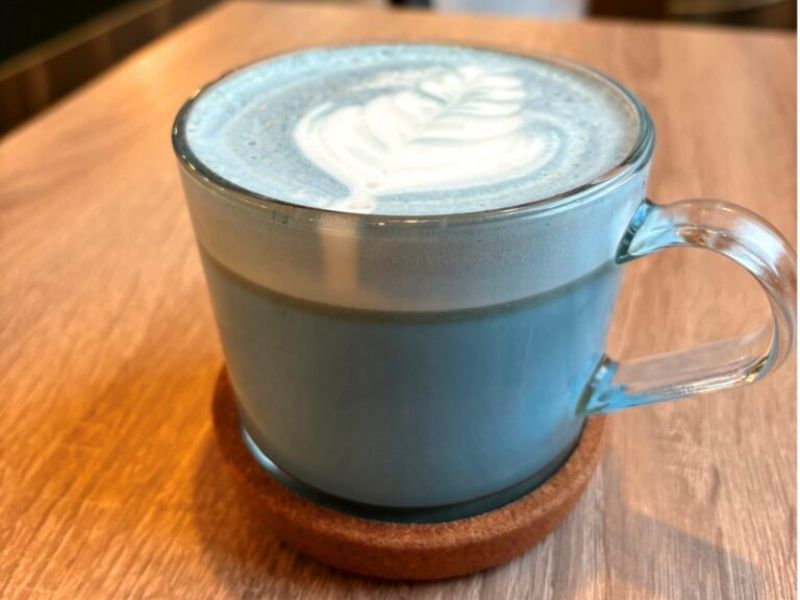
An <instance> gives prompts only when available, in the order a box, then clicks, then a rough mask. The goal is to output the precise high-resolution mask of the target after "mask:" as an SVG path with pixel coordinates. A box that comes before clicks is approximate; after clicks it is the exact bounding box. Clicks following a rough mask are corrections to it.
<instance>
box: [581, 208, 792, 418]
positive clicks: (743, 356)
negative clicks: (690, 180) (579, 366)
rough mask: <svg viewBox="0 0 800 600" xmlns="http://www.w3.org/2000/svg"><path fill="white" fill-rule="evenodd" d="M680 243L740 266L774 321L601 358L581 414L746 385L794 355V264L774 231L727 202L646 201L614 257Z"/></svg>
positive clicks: (628, 257)
mask: <svg viewBox="0 0 800 600" xmlns="http://www.w3.org/2000/svg"><path fill="white" fill-rule="evenodd" d="M678 246H688V247H692V248H706V249H708V250H713V251H714V252H718V253H719V254H723V255H724V256H727V257H728V258H730V259H732V260H733V261H734V262H735V263H737V264H738V265H740V266H742V267H744V268H745V269H746V270H747V271H748V272H749V273H750V274H751V275H753V277H755V278H756V280H757V281H758V283H759V284H761V287H762V288H763V289H764V291H765V292H766V293H767V297H768V298H769V301H770V306H771V307H772V318H771V319H770V320H769V321H768V322H767V323H766V324H765V325H764V326H762V327H761V329H759V330H757V331H755V332H753V333H750V334H747V335H744V336H741V337H737V338H732V339H727V340H723V341H719V342H714V343H711V344H706V345H703V346H698V347H695V348H690V349H688V350H683V351H679V352H672V353H669V354H661V355H657V356H650V357H646V358H641V359H637V360H633V361H626V362H615V361H613V360H611V359H610V358H608V357H604V358H603V360H602V361H601V363H600V366H599V367H598V369H597V370H596V371H595V374H594V376H593V378H592V380H591V382H590V383H589V386H588V387H587V389H586V392H585V393H584V397H583V399H582V401H581V404H580V407H579V412H581V413H583V414H593V413H606V412H613V411H615V410H620V409H622V408H628V407H632V406H640V405H642V404H651V403H653V402H661V401H662V400H672V399H674V398H680V397H682V396H689V395H692V394H699V393H704V392H714V391H718V390H722V389H725V388H730V387H737V386H741V385H746V384H748V383H752V382H754V381H757V380H758V379H761V378H762V377H764V376H765V375H766V374H767V373H769V372H770V371H772V370H773V369H775V368H776V367H777V366H778V365H780V363H781V362H783V360H784V359H785V358H786V357H787V356H788V355H789V353H790V352H791V350H792V346H793V343H794V332H795V319H796V309H795V299H796V294H797V263H796V260H795V254H794V251H793V250H792V248H791V246H789V243H788V242H787V241H786V240H785V239H784V238H783V237H782V236H781V235H780V233H778V232H777V231H776V230H775V228H773V227H772V226H771V225H770V224H769V223H767V222H766V221H764V220H763V219H762V218H761V217H759V216H758V215H756V214H754V213H752V212H750V211H749V210H747V209H744V208H742V207H740V206H736V205H733V204H728V203H726V202H719V201H716V200H684V201H682V202H677V203H675V204H670V205H664V206H661V205H658V204H653V203H652V202H650V201H649V200H645V201H644V202H643V203H642V205H641V206H640V207H639V209H638V210H637V212H636V214H635V215H634V218H633V220H632V221H631V223H630V225H629V226H628V229H627V231H626V233H625V236H624V238H623V240H622V243H621V244H620V247H619V249H618V251H617V262H618V263H624V262H627V261H629V260H633V259H635V258H639V257H641V256H647V255H648V254H652V253H653V252H656V251H658V250H662V249H664V248H672V247H678Z"/></svg>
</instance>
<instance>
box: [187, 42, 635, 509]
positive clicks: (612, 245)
mask: <svg viewBox="0 0 800 600" xmlns="http://www.w3.org/2000/svg"><path fill="white" fill-rule="evenodd" d="M643 118H646V115H643V114H642V113H641V112H639V111H638V110H637V108H636V107H635V105H634V103H633V102H632V101H631V100H630V99H629V97H628V95H627V93H626V92H625V91H624V90H622V89H621V88H620V87H618V86H616V85H615V84H613V83H611V82H609V81H608V80H606V79H603V78H601V77H599V76H596V75H595V74H593V73H592V72H589V71H588V70H585V69H581V68H577V67H572V66H569V65H565V64H562V63H559V62H551V61H547V60H544V59H534V58H527V57H523V56H517V55H510V54H504V53H495V52H491V51H487V50H477V49H467V48H458V47H445V46H429V45H396V46H364V47H348V48H342V49H329V50H312V51H307V52H301V53H297V54H291V55H287V56H284V57H280V58H275V59H270V60H267V61H264V62H262V63H258V64H255V65H252V66H249V67H246V68H244V69H242V70H240V71H236V72H234V73H232V74H230V75H228V76H226V77H225V78H223V79H221V80H220V81H218V82H216V83H214V84H212V85H211V86H210V87H209V88H206V89H205V90H204V91H203V92H201V94H200V95H199V96H198V97H197V98H196V99H195V100H193V101H192V102H191V103H190V104H188V105H187V107H186V108H184V110H183V111H182V113H181V115H180V116H179V118H178V122H177V129H176V134H175V135H176V147H177V149H178V152H179V154H180V155H181V156H182V158H183V160H184V165H189V168H185V169H184V170H183V171H182V175H183V182H184V187H185V190H186V194H187V198H188V203H189V208H190V211H191V216H192V220H193V224H194V228H195V233H196V236H197V240H198V244H199V246H200V249H201V256H202V259H203V266H204V269H205V273H206V278H207V280H208V284H209V289H210V292H211V299H212V303H213V307H214V312H215V315H216V319H217V323H218V326H219V331H220V337H221V340H222V346H223V349H224V353H225V358H226V363H227V368H228V370H229V372H230V376H231V380H232V383H233V387H234V389H235V391H236V394H237V401H238V408H239V412H240V416H241V420H242V423H243V426H244V429H245V432H246V433H245V436H246V439H247V441H248V443H249V444H250V447H251V450H252V451H253V452H254V454H255V455H256V457H257V458H258V459H259V460H261V462H262V464H264V465H265V466H266V467H268V468H270V469H272V470H273V472H275V473H278V475H279V476H280V477H282V478H283V479H284V480H285V481H288V482H292V483H291V485H293V486H294V488H295V489H297V490H298V491H299V492H300V493H307V494H309V495H310V496H311V497H313V498H314V499H320V498H321V499H322V500H320V501H324V502H328V503H329V504H331V505H332V506H334V507H336V508H341V509H342V510H350V511H353V512H357V513H358V512H360V513H361V514H365V515H372V516H375V515H377V516H378V518H398V519H399V518H403V519H405V520H409V519H410V520H420V521H424V520H437V519H447V518H455V517H459V516H464V515H467V514H474V513H476V512H480V511H482V510H487V509H489V508H491V507H492V506H496V505H498V504H502V503H504V502H508V501H510V500H513V499H514V498H515V497H518V496H520V495H521V494H524V493H526V492H527V491H529V490H530V489H532V488H533V487H535V486H536V485H538V484H539V483H540V482H541V481H542V480H543V479H544V478H545V477H547V476H548V475H549V474H550V473H552V472H553V470H554V469H556V468H558V466H559V465H560V464H561V462H562V461H563V460H564V458H565V457H566V456H567V455H568V454H569V452H570V450H571V448H572V447H573V445H574V443H575V441H576V439H577V436H578V435H579V433H580V431H581V427H582V424H583V419H582V417H581V416H580V415H579V413H578V410H577V409H578V402H579V399H580V398H581V394H582V393H583V390H584V388H585V386H586V384H587V382H588V381H589V379H590V377H591V375H592V373H593V371H594V370H595V368H596V367H597V365H598V362H599V360H600V358H601V356H602V352H603V347H604V342H605V336H606V331H607V328H608V324H609V319H610V314H611V309H612V306H613V303H614V299H615V297H616V292H617V288H618V284H619V275H620V272H619V269H618V268H617V267H616V265H615V264H614V257H615V253H616V248H617V245H618V243H619V240H620V239H621V238H622V236H623V233H624V231H625V228H626V226H627V224H628V222H629V221H630V218H631V216H632V215H633V212H634V211H635V209H636V207H637V206H638V205H639V203H640V202H641V200H642V198H643V189H644V184H645V179H646V165H647V160H648V159H649V151H647V150H645V151H640V152H639V155H640V156H644V159H641V158H638V159H637V160H638V161H639V162H638V163H635V164H633V163H631V164H627V163H626V161H627V160H628V157H629V155H631V153H632V150H633V148H634V147H635V146H636V144H637V143H640V139H639V137H640V129H641V127H642V119H643ZM648 143H649V142H648ZM590 183H592V186H591V189H588V184H590ZM521 205H526V206H524V207H523V208H512V207H518V206H521ZM376 507H377V508H376ZM376 511H377V512H376ZM397 511H401V513H402V514H403V515H405V516H403V517H399V516H397V515H398V514H401V513H398V512H397ZM403 511H405V512H403ZM387 515H388V516H387ZM392 515H394V516H392Z"/></svg>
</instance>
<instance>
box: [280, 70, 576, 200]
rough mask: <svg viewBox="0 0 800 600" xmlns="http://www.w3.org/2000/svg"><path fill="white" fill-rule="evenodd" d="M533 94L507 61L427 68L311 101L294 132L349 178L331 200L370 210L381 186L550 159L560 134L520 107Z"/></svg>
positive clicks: (310, 152)
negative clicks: (352, 96)
mask: <svg viewBox="0 0 800 600" xmlns="http://www.w3.org/2000/svg"><path fill="white" fill-rule="evenodd" d="M527 96H528V93H527V92H526V89H525V87H524V85H523V83H522V81H520V79H519V78H518V77H516V76H515V75H514V74H513V73H512V72H510V71H508V70H500V69H495V70H492V69H489V68H484V67H481V66H476V65H468V66H459V67H452V68H437V69H428V70H426V71H420V72H419V76H418V78H416V82H415V85H413V86H410V87H409V88H408V89H397V88H394V89H392V88H389V89H388V90H387V92H386V93H383V94H379V95H378V96H373V97H371V98H370V99H368V100H366V101H365V102H363V103H360V104H359V103H353V104H348V105H346V106H341V105H340V106H334V105H333V104H332V103H330V102H325V103H323V104H320V105H317V106H315V107H312V108H311V109H310V110H308V111H307V112H306V113H305V114H304V115H303V116H302V117H301V119H300V120H299V121H298V123H297V126H296V128H295V130H294V137H295V142H296V143H297V146H298V148H299V149H300V150H301V151H302V152H303V154H304V155H305V156H306V158H308V159H309V160H310V161H311V162H313V163H314V164H315V165H316V166H317V167H318V168H319V169H321V170H322V171H324V172H325V173H327V174H328V175H330V176H331V177H333V178H334V179H336V180H337V181H338V182H339V183H341V184H343V185H345V186H347V188H348V190H349V193H348V195H347V196H346V197H342V198H339V199H336V200H334V201H333V202H331V204H330V206H329V207H330V208H336V209H341V210H347V211H351V212H364V213H368V212H373V211H375V210H376V205H377V201H376V198H377V197H378V196H382V195H389V194H400V193H405V192H417V191H424V190H441V189H460V188H468V187H470V186H474V185H482V184H491V183H493V182H497V181H503V180H508V179H513V178H515V177H521V176H523V175H526V174H527V173H530V172H532V171H536V170H540V169H542V168H544V167H545V166H546V164H547V163H548V162H549V161H551V160H552V159H553V157H554V156H556V155H557V154H558V149H559V146H560V144H561V141H562V139H561V138H562V136H561V135H559V129H558V123H556V122H555V121H554V120H553V119H552V118H548V116H547V115H546V114H540V113H536V112H531V111H527V112H526V111H525V110H523V109H524V108H525V105H526V100H527V99H528V98H527Z"/></svg>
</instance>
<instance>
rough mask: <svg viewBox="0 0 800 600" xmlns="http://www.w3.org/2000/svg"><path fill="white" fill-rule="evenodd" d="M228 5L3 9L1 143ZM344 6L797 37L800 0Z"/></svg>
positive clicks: (50, 4)
mask: <svg viewBox="0 0 800 600" xmlns="http://www.w3.org/2000/svg"><path fill="white" fill-rule="evenodd" d="M219 1H220V0H75V1H72V2H64V1H63V0H1V1H0V29H2V35H0V136H2V135H3V134H5V133H7V132H8V131H10V130H11V129H13V128H14V127H16V126H18V125H20V124H21V123H23V122H25V121H26V120H27V119H29V118H31V117H32V116H34V115H35V114H37V113H38V112H40V111H42V110H44V109H45V108H46V107H47V106H49V105H50V104H52V103H53V102H55V101H57V100H58V99H59V98H61V97H63V96H64V95H66V94H68V93H69V92H71V91H72V90H74V89H76V88H77V87H79V86H80V85H82V84H84V83H86V82H87V81H89V80H91V79H92V78H93V77H95V76H97V75H98V74H99V73H101V72H103V71H104V70H105V69H108V68H109V67H111V66H112V65H114V64H115V63H116V62H118V61H120V60H122V59H123V58H124V57H125V56H126V55H128V54H130V53H131V52H133V51H134V50H136V49H137V48H139V47H141V46H143V45H145V44H146V43H148V42H150V41H152V40H154V39H156V38H158V37H159V36H162V35H164V34H165V33H166V32H167V31H169V30H170V29H172V28H174V27H175V26H177V25H178V24H180V23H181V22H182V21H184V20H186V19H188V18H190V17H191V16H193V15H195V14H197V13H198V12H200V11H202V10H204V9H206V8H208V7H209V6H211V5H213V4H216V3H217V2H219ZM262 1H268V0H262ZM284 1H290V0H284ZM304 1H305V2H309V1H310V0H304ZM311 1H313V0H311ZM317 1H327V2H330V1H331V0H317ZM338 3H340V4H349V5H371V6H387V7H393V8H396V9H398V10H403V9H417V10H431V11H443V12H469V13H492V14H497V15H512V16H526V17H529V18H544V19H585V18H597V17H601V18H603V17H605V18H622V19H638V20H653V19H659V20H670V21H677V22H683V23H702V24H711V25H728V26H735V27H748V28H768V29H777V30H790V31H794V30H796V26H797V3H796V0H338Z"/></svg>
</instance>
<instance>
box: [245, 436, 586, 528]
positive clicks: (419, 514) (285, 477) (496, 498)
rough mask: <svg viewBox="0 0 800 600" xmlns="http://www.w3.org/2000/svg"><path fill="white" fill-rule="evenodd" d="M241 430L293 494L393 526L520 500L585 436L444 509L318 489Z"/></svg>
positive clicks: (446, 517) (471, 512) (470, 513)
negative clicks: (517, 475) (520, 474)
mask: <svg viewBox="0 0 800 600" xmlns="http://www.w3.org/2000/svg"><path fill="white" fill-rule="evenodd" d="M240 430H241V436H242V441H243V442H244V445H245V446H246V447H247V449H248V450H249V451H250V454H252V455H253V458H255V459H256V461H257V462H258V464H260V465H261V466H262V467H263V468H264V470H265V471H267V472H268V473H269V474H270V475H271V476H272V477H274V478H275V479H277V480H278V481H279V482H281V483H282V484H283V485H284V486H286V487H287V488H288V489H289V490H290V491H291V492H293V493H295V494H297V495H298V496H302V497H303V498H306V499H307V500H310V501H312V502H314V503H316V504H318V505H320V506H324V507H326V508H330V509H331V510H335V511H338V512H341V513H344V514H348V515H353V516H354V517H360V518H362V519H371V520H374V521H389V522H392V523H443V522H446V521H455V520H457V519H466V518H469V517H474V516H476V515H479V514H482V513H485V512H489V511H491V510H495V509H497V508H500V507H501V506H505V505H506V504H508V503H509V502H513V501H515V500H518V499H519V498H522V497H523V496H525V495H526V494H528V493H530V492H532V491H533V490H534V489H536V488H537V487H539V486H540V485H541V484H542V483H544V482H545V481H546V480H547V479H548V478H549V477H550V476H551V475H553V473H555V472H556V471H558V469H559V468H560V467H561V466H562V465H563V464H564V462H565V461H566V460H567V459H568V458H569V456H570V454H572V451H573V450H574V449H575V446H576V445H577V443H578V440H579V439H580V436H581V433H582V430H581V432H579V433H578V435H577V436H576V438H575V440H573V441H572V442H571V443H570V444H568V445H567V447H566V448H565V449H564V450H562V451H561V452H559V453H558V454H557V455H556V456H555V457H554V458H553V460H552V461H550V462H549V463H548V464H547V465H546V466H545V467H544V468H542V469H539V470H538V471H536V473H534V474H533V475H531V476H529V477H526V478H525V479H524V480H522V481H520V482H518V483H516V484H514V485H511V486H509V487H507V488H504V489H502V490H499V491H497V492H494V493H492V494H488V495H486V496H482V497H480V498H475V499H471V500H467V501H465V502H458V503H455V504H447V505H443V506H417V507H396V506H378V505H374V504H365V503H363V502H357V501H354V500H349V499H347V498H342V497H340V496H336V495H334V494H330V493H328V492H325V491H323V490H320V489H318V488H315V487H314V486H311V485H309V484H307V483H305V482H303V481H301V480H300V479H298V478H297V477H295V476H293V475H292V474H291V473H288V472H287V471H286V470H285V469H282V468H281V467H280V466H278V465H277V464H275V462H274V461H272V460H271V459H270V458H269V456H267V454H266V453H265V452H264V451H263V450H261V448H259V447H258V444H256V442H255V440H253V438H252V437H251V436H250V434H249V433H248V432H247V428H246V427H245V426H244V425H240Z"/></svg>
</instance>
